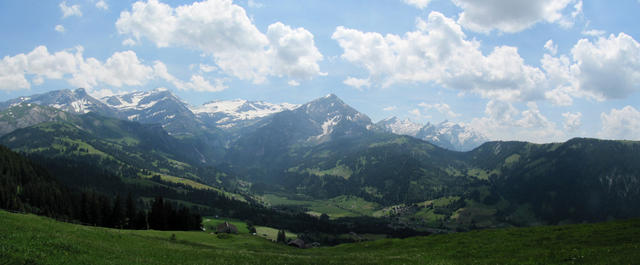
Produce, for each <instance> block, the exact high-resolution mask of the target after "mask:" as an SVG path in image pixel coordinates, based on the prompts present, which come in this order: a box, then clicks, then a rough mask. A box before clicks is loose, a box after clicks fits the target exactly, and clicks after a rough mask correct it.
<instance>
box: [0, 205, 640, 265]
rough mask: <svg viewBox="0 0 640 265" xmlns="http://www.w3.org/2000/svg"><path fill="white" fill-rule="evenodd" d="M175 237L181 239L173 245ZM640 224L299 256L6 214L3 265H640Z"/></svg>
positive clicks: (467, 236) (246, 239) (262, 243)
mask: <svg viewBox="0 0 640 265" xmlns="http://www.w3.org/2000/svg"><path fill="white" fill-rule="evenodd" d="M172 235H175V239H172ZM638 261H640V220H638V219H634V220H628V221H615V222H607V223H598V224H580V225H565V226H546V227H534V228H509V229H499V230H484V231H475V232H468V233H457V234H449V235H433V236H428V237H415V238H408V239H384V240H378V241H373V242H363V243H356V244H344V245H339V246H336V247H323V248H316V249H295V248H291V247H287V246H284V245H281V244H275V243H271V242H270V241H268V240H266V239H263V238H260V237H256V236H251V235H248V234H244V235H243V234H239V235H233V236H232V237H231V238H228V239H220V238H218V237H217V236H215V235H211V234H209V233H205V232H178V231H168V232H166V231H130V230H116V229H107V228H97V227H87V226H80V225H74V224H68V223H61V222H57V221H55V220H52V219H48V218H44V217H39V216H34V215H23V214H13V213H8V212H5V211H0V264H572V263H574V264H634V263H638Z"/></svg>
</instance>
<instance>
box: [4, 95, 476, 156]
mask: <svg viewBox="0 0 640 265" xmlns="http://www.w3.org/2000/svg"><path fill="white" fill-rule="evenodd" d="M324 98H325V100H321V99H318V100H315V101H312V102H316V103H315V104H312V102H309V103H308V104H304V105H296V104H289V103H281V104H273V103H269V102H263V101H247V100H240V99H238V100H228V101H222V100H219V101H210V102H207V103H205V104H203V105H200V106H191V105H189V104H187V103H186V102H184V101H182V100H181V99H179V98H178V97H176V96H175V95H173V94H172V93H171V92H170V91H169V90H167V89H162V88H159V89H154V90H150V91H135V92H131V93H126V94H120V95H114V96H108V97H104V98H100V99H96V98H94V97H92V96H91V95H89V94H87V93H86V91H85V90H84V89H82V88H79V89H75V90H58V91H51V92H47V93H43V94H37V95H33V96H30V97H20V98H16V99H12V100H9V101H6V102H1V103H0V110H7V109H9V108H10V107H13V106H17V105H19V104H35V105H40V106H48V107H52V108H55V109H59V110H62V111H65V112H69V113H74V114H84V113H88V112H96V113H99V114H101V115H103V116H107V117H114V118H118V119H124V120H129V121H137V122H140V123H144V124H161V125H162V127H163V128H164V129H165V130H166V131H167V132H168V133H169V134H172V135H188V136H192V135H201V134H203V133H209V134H211V133H213V134H218V136H220V134H222V133H221V131H225V132H226V133H224V134H225V136H227V137H228V138H229V139H227V138H225V141H226V143H227V144H228V142H229V141H231V140H232V139H236V138H237V137H238V134H242V132H243V131H245V129H246V128H247V127H251V126H255V125H258V124H261V121H262V120H264V119H267V118H270V116H272V115H274V114H278V113H281V112H284V111H293V110H295V109H297V108H300V107H301V106H304V107H305V108H306V110H305V112H307V113H308V114H309V115H314V117H313V120H314V121H313V123H314V124H320V126H319V127H318V126H316V127H317V128H316V129H321V130H325V129H326V130H327V131H326V132H325V131H323V132H322V133H318V134H317V135H316V136H317V139H315V142H317V143H319V142H323V141H324V140H323V137H324V138H326V137H328V135H329V134H332V133H333V132H332V131H330V130H332V127H333V126H334V123H336V124H337V123H338V122H340V121H339V119H342V118H345V119H348V118H356V119H362V121H361V122H360V123H361V125H363V126H364V127H368V128H367V129H371V128H374V129H376V130H381V131H386V132H391V133H395V134H399V135H409V136H413V137H416V138H419V139H422V140H426V141H429V142H431V143H433V144H435V145H437V146H440V147H443V148H446V149H450V150H456V151H468V150H471V149H473V148H475V147H477V146H479V145H480V144H482V143H483V142H486V141H487V139H486V138H485V137H483V136H482V135H480V134H479V133H478V132H475V131H473V130H472V129H470V128H468V127H466V126H464V125H463V124H457V123H453V122H442V123H440V124H437V125H434V124H431V123H429V124H427V125H421V124H417V123H413V122H411V121H409V120H403V121H401V120H399V119H398V118H396V117H392V118H388V119H384V120H382V121H380V122H378V123H376V124H373V123H372V122H371V120H370V119H369V118H368V117H366V115H365V114H362V113H359V112H357V111H356V110H354V109H353V108H351V107H350V106H348V105H346V104H345V103H344V102H342V100H340V99H339V98H338V97H337V96H335V95H328V96H327V97H324ZM327 99H330V100H327ZM332 100H334V101H335V102H333V101H332ZM323 102H324V103H326V104H327V105H326V106H325V105H323V104H322V103H323ZM331 104H337V105H338V106H343V108H342V109H336V110H334V113H329V112H330V108H331V107H333V106H330V105H331ZM340 111H346V112H348V113H340ZM313 112H315V113H316V114H311V113H313ZM356 113H359V114H357V115H359V116H358V117H356V116H354V115H356ZM323 115H327V117H329V118H334V117H335V118H334V119H335V120H330V119H325V118H326V117H321V116H323ZM331 115H333V116H331ZM338 116H340V117H338ZM27 124H29V123H27ZM33 124H35V123H33ZM262 124H264V122H262ZM323 125H324V128H323V127H322V126H323ZM314 126H315V125H314ZM5 131H6V132H8V131H10V129H5ZM0 132H2V131H0ZM6 132H4V133H6ZM323 134H324V135H323Z"/></svg>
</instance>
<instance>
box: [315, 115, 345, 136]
mask: <svg viewBox="0 0 640 265" xmlns="http://www.w3.org/2000/svg"><path fill="white" fill-rule="evenodd" d="M339 121H340V116H334V117H333V118H331V119H327V120H326V121H325V122H324V123H322V134H320V135H318V136H316V138H318V139H320V138H322V137H324V136H327V135H329V134H331V133H332V132H333V127H334V126H336V125H337V124H338V122H339Z"/></svg>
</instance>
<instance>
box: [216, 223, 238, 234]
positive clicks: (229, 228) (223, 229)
mask: <svg viewBox="0 0 640 265" xmlns="http://www.w3.org/2000/svg"><path fill="white" fill-rule="evenodd" d="M216 232H217V233H228V234H231V233H234V234H237V233H238V228H237V227H236V226H235V225H232V224H230V223H228V222H227V221H224V223H221V224H219V225H218V226H217V227H216Z"/></svg>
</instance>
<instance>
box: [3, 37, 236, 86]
mask: <svg viewBox="0 0 640 265" xmlns="http://www.w3.org/2000/svg"><path fill="white" fill-rule="evenodd" d="M83 52H84V49H83V48H82V47H81V46H79V47H76V48H74V49H69V50H62V51H58V52H55V53H50V52H49V50H48V49H47V47H46V46H38V47H36V48H35V49H33V51H31V52H29V53H28V54H24V53H20V54H17V55H14V56H5V57H4V58H3V59H2V60H1V61H0V90H20V89H29V88H30V87H31V82H29V80H28V78H30V79H32V82H33V83H34V84H35V85H40V84H42V83H43V82H44V80H45V79H51V80H66V81H67V82H68V83H69V84H70V85H72V86H75V87H84V88H87V89H92V88H94V87H98V86H111V87H117V88H121V87H126V86H142V85H145V84H146V83H147V82H148V81H149V80H152V79H155V78H158V77H160V78H162V79H165V80H167V79H171V78H173V79H172V81H173V82H172V83H174V84H177V85H176V87H178V88H180V89H191V90H198V91H220V90H221V89H224V88H226V87H225V86H224V84H223V80H221V81H219V82H218V81H216V83H215V84H214V85H211V84H209V83H208V81H206V80H204V78H202V77H201V76H197V75H195V76H192V77H191V80H190V81H189V82H182V81H180V80H178V79H177V78H175V77H173V76H171V75H169V74H168V72H167V71H166V66H164V64H162V63H161V62H156V64H154V66H150V65H146V64H144V62H142V61H140V59H139V58H138V56H137V55H136V53H135V52H133V51H121V52H115V53H113V54H112V55H111V56H110V57H109V58H107V60H106V61H104V62H102V61H100V60H98V59H96V58H93V57H90V58H84V56H83V54H82V53H83ZM158 63H159V64H161V66H164V69H159V70H164V72H162V71H158V69H157V65H159V64H158ZM158 67H160V66H158ZM168 76H169V77H170V78H168Z"/></svg>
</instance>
